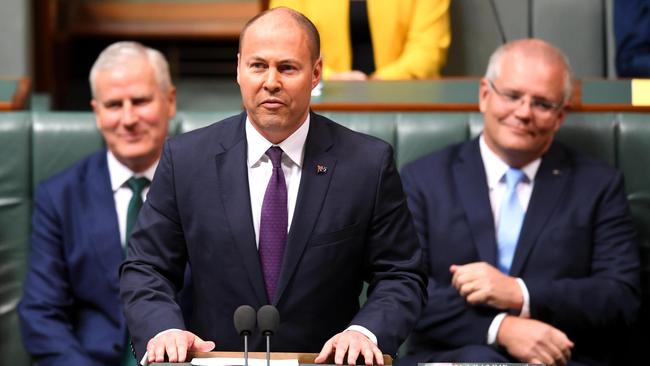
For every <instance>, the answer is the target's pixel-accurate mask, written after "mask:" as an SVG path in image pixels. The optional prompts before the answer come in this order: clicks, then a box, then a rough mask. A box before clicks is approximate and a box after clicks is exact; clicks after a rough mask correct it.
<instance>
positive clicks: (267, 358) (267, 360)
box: [266, 333, 271, 366]
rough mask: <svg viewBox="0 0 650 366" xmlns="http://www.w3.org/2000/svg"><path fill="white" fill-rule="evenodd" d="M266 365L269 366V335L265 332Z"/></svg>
mask: <svg viewBox="0 0 650 366" xmlns="http://www.w3.org/2000/svg"><path fill="white" fill-rule="evenodd" d="M266 366H271V335H270V334H268V333H267V334H266Z"/></svg>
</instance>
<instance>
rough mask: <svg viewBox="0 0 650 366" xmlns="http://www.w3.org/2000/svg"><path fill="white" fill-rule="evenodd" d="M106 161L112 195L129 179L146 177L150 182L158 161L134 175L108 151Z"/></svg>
mask: <svg viewBox="0 0 650 366" xmlns="http://www.w3.org/2000/svg"><path fill="white" fill-rule="evenodd" d="M106 157H107V160H108V173H109V175H110V178H111V188H112V189H113V193H115V192H116V191H117V190H118V189H120V188H121V187H123V186H124V183H126V181H127V180H129V178H131V177H133V176H136V177H146V178H147V179H149V180H150V181H152V180H153V176H154V173H155V172H156V167H157V166H158V160H156V162H155V163H154V164H152V165H151V166H150V167H149V168H148V169H147V170H145V171H144V172H142V173H134V172H132V171H131V169H129V168H128V167H127V166H126V165H124V164H122V163H121V162H120V161H119V160H117V158H116V157H115V155H113V153H112V152H111V151H110V150H107V155H106Z"/></svg>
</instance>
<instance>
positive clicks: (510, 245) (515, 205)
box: [497, 168, 526, 273]
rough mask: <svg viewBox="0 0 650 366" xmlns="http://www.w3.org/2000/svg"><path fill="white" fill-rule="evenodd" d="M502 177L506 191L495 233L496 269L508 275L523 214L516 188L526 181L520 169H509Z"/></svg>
mask: <svg viewBox="0 0 650 366" xmlns="http://www.w3.org/2000/svg"><path fill="white" fill-rule="evenodd" d="M504 177H505V179H506V186H507V189H506V194H505V196H503V200H502V201H501V210H500V211H499V228H498V231H497V244H498V246H499V252H498V253H499V259H498V261H499V263H498V267H499V270H500V271H501V272H503V273H509V272H510V266H511V265H512V258H513V257H514V255H515V249H516V247H517V240H519V231H521V224H522V223H523V222H524V214H525V213H524V209H523V208H522V207H521V202H520V201H519V195H518V194H517V186H518V185H519V183H520V182H523V181H525V180H526V175H525V174H524V172H523V171H521V169H514V168H510V169H508V171H507V172H506V174H504Z"/></svg>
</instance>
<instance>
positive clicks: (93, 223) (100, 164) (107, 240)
mask: <svg viewBox="0 0 650 366" xmlns="http://www.w3.org/2000/svg"><path fill="white" fill-rule="evenodd" d="M96 157H97V158H96V159H92V161H91V162H89V164H88V169H87V170H86V171H85V172H84V176H83V178H82V182H81V184H80V189H82V190H84V192H83V202H85V204H84V206H83V211H84V215H83V218H82V220H85V221H86V225H85V226H86V227H88V228H90V236H89V237H88V238H87V240H85V241H84V242H85V243H88V244H90V246H91V247H92V248H94V249H93V250H94V251H95V253H96V254H97V259H98V261H99V263H100V264H101V266H102V267H104V271H103V272H104V273H105V274H106V276H107V277H108V280H109V281H108V282H109V283H110V284H111V286H113V287H114V288H116V289H117V288H118V284H119V281H118V268H119V267H120V264H121V263H122V261H123V260H124V250H123V249H122V239H121V238H120V230H119V226H118V223H117V212H116V211H115V198H114V197H113V190H112V188H111V179H110V175H109V172H108V163H107V161H106V152H105V151H104V152H103V153H102V154H99V155H96Z"/></svg>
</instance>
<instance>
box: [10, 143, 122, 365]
mask: <svg viewBox="0 0 650 366" xmlns="http://www.w3.org/2000/svg"><path fill="white" fill-rule="evenodd" d="M31 246H32V247H31V255H30V259H29V269H28V273H27V278H26V281H25V286H24V294H23V298H22V300H21V302H20V305H19V306H18V312H19V315H20V326H21V332H22V337H23V342H24V344H25V347H26V348H27V350H28V351H29V353H30V354H32V356H33V357H34V358H35V360H36V361H37V362H38V364H39V365H41V366H46V365H118V364H119V362H120V356H121V353H122V349H123V346H124V341H125V335H126V322H125V320H124V315H123V312H122V307H121V304H120V301H119V286H118V285H119V282H118V280H119V279H118V268H119V265H120V263H121V262H122V260H123V258H124V254H123V251H122V246H121V241H120V236H119V228H118V224H117V214H116V212H115V203H114V200H113V192H112V190H111V184H110V178H109V173H108V165H107V162H106V151H105V150H102V151H99V152H97V153H95V154H93V155H91V156H89V157H88V158H86V159H84V160H82V161H80V162H78V163H77V164H75V165H74V166H73V167H71V168H69V169H67V170H66V171H64V172H62V173H60V174H58V175H56V176H54V177H52V178H50V179H48V180H46V181H45V182H43V183H42V184H40V185H39V186H38V188H37V189H36V194H35V198H34V213H33V231H32V241H31Z"/></svg>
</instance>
